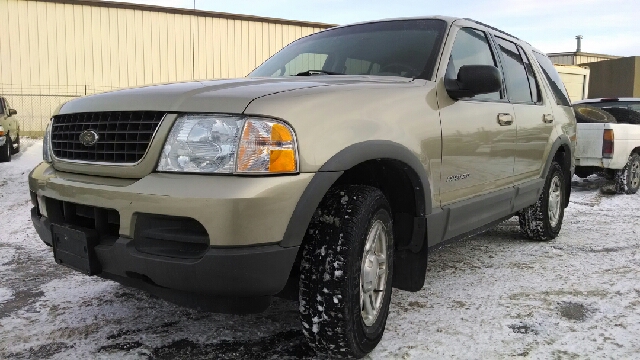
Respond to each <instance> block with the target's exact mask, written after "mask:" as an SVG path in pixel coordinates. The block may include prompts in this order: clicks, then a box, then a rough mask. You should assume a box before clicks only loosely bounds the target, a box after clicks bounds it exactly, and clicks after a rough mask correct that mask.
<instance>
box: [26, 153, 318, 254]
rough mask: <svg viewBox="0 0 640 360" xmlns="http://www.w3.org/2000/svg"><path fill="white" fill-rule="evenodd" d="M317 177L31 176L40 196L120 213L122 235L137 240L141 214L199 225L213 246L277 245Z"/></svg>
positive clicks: (47, 172) (44, 169)
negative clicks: (305, 191)
mask: <svg viewBox="0 0 640 360" xmlns="http://www.w3.org/2000/svg"><path fill="white" fill-rule="evenodd" d="M313 175H314V174H313V173H301V174H298V175H292V176H261V177H257V176H225V175H195V174H194V175H190V174H189V175H187V174H169V173H151V174H149V175H147V176H145V177H143V178H142V179H139V180H135V179H116V178H107V177H100V176H88V175H79V174H73V173H67V172H60V171H56V170H55V169H54V168H53V167H52V166H51V165H49V164H47V163H42V164H40V165H38V166H37V167H36V168H35V169H33V171H32V172H31V174H30V175H29V188H30V190H31V191H32V192H34V193H36V194H37V195H38V196H41V197H46V198H51V199H56V200H60V201H68V202H71V203H75V204H81V205H88V206H98V207H102V208H109V209H113V210H115V211H117V213H118V214H119V234H120V236H122V237H125V238H133V237H134V233H135V223H136V218H137V215H138V214H141V213H142V214H156V215H166V216H181V217H188V218H191V219H195V220H196V221H198V222H199V223H200V224H202V226H203V227H204V228H205V229H206V231H207V233H208V236H209V240H210V244H211V246H226V247H229V246H234V247H235V246H247V245H251V246H254V245H261V244H276V243H279V242H280V241H282V238H283V234H284V233H285V231H286V229H287V226H288V224H289V220H290V219H291V216H292V214H293V211H294V209H295V207H296V205H297V203H298V200H299V199H300V197H301V196H302V193H303V192H304V190H305V189H306V187H307V185H308V184H309V182H310V181H311V179H312V178H313Z"/></svg>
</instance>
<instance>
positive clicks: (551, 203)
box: [519, 161, 566, 240]
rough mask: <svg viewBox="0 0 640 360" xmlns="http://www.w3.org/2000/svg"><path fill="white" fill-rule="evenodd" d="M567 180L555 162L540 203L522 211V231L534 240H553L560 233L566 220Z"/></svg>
mask: <svg viewBox="0 0 640 360" xmlns="http://www.w3.org/2000/svg"><path fill="white" fill-rule="evenodd" d="M565 181H566V180H565V178H564V173H563V171H562V168H561V167H560V165H559V164H558V163H557V162H555V161H553V162H552V163H551V167H550V168H549V173H548V174H547V178H546V179H545V184H544V188H543V189H542V194H540V197H539V198H538V201H537V202H536V203H535V204H533V205H531V206H529V207H527V208H525V209H523V210H521V211H520V213H519V217H520V219H519V220H520V230H521V231H522V232H523V233H524V234H525V235H526V236H527V237H528V238H530V239H532V240H552V239H555V237H556V236H558V233H560V228H562V219H563V218H564V199H565V196H564V192H565Z"/></svg>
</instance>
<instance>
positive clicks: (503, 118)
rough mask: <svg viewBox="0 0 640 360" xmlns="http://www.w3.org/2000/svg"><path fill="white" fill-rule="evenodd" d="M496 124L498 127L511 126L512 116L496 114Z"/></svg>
mask: <svg viewBox="0 0 640 360" xmlns="http://www.w3.org/2000/svg"><path fill="white" fill-rule="evenodd" d="M498 124H500V126H509V125H511V124H513V115H511V114H506V113H503V114H498Z"/></svg>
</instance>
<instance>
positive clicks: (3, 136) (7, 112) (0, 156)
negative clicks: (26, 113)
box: [0, 96, 20, 162]
mask: <svg viewBox="0 0 640 360" xmlns="http://www.w3.org/2000/svg"><path fill="white" fill-rule="evenodd" d="M16 114H18V112H17V111H15V110H14V109H12V108H11V107H10V106H9V103H8V102H7V99H5V98H4V97H1V96H0V162H7V161H11V155H13V154H17V153H18V152H19V151H20V123H19V122H18V120H17V119H16V117H15V115H16Z"/></svg>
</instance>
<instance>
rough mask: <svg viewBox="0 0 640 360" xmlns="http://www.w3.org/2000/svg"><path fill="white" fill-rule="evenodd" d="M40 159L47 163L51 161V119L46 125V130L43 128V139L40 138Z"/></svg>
mask: <svg viewBox="0 0 640 360" xmlns="http://www.w3.org/2000/svg"><path fill="white" fill-rule="evenodd" d="M42 159H43V160H44V161H46V162H48V163H51V162H53V159H52V157H51V121H50V122H49V125H47V130H45V132H44V139H43V140H42Z"/></svg>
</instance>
